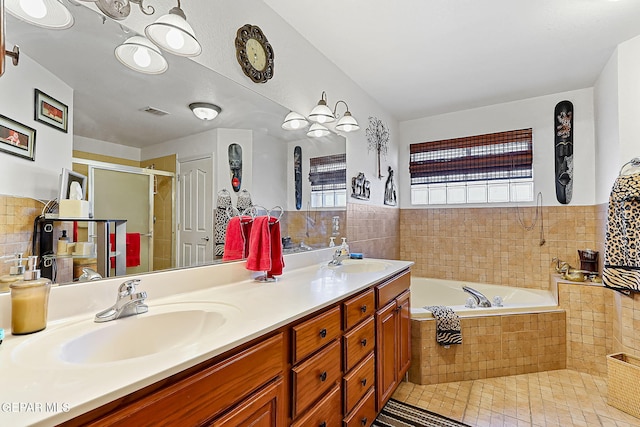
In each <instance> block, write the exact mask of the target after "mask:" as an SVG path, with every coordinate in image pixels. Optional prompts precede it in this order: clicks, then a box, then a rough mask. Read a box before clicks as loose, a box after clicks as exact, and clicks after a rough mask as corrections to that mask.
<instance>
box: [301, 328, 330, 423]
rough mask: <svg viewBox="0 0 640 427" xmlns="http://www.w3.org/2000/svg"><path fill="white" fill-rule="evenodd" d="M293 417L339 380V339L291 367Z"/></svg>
mask: <svg viewBox="0 0 640 427" xmlns="http://www.w3.org/2000/svg"><path fill="white" fill-rule="evenodd" d="M292 371H293V417H294V418H295V417H297V416H298V415H300V414H301V413H302V412H304V411H305V410H306V409H307V407H308V406H309V405H310V404H312V403H313V402H315V401H316V400H317V399H318V398H319V397H320V396H322V395H323V394H325V393H326V392H327V390H329V389H330V388H331V387H333V386H334V385H335V383H336V382H339V381H340V376H341V375H342V372H341V370H340V341H337V340H336V341H334V342H333V343H332V344H330V345H329V346H328V347H327V348H325V349H324V350H322V351H321V352H320V353H317V354H315V355H314V356H312V357H310V358H309V359H308V360H306V361H305V362H303V363H301V364H300V365H298V366H295V367H294V368H293V369H292Z"/></svg>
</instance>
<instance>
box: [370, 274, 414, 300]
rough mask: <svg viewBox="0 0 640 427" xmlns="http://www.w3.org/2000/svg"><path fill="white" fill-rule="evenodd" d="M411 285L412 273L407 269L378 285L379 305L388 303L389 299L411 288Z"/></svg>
mask: <svg viewBox="0 0 640 427" xmlns="http://www.w3.org/2000/svg"><path fill="white" fill-rule="evenodd" d="M410 285H411V273H410V272H409V271H408V270H407V271H405V272H404V273H402V274H401V275H399V276H395V277H393V278H391V279H389V280H387V281H386V282H383V283H381V284H379V285H376V287H375V289H376V300H377V307H378V308H380V307H383V306H385V305H387V303H388V302H389V301H391V300H392V299H394V298H395V297H397V296H398V295H400V294H401V293H403V292H404V291H406V290H407V289H409V286H410Z"/></svg>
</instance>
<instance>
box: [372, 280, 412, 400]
mask: <svg viewBox="0 0 640 427" xmlns="http://www.w3.org/2000/svg"><path fill="white" fill-rule="evenodd" d="M409 285H410V274H409V272H407V273H405V274H403V275H401V276H399V277H396V278H393V279H391V280H389V281H387V282H384V283H382V284H380V285H378V286H376V294H377V296H376V298H377V300H378V310H377V311H376V366H377V368H376V409H377V410H378V411H380V410H381V409H382V407H383V406H384V404H385V403H386V402H387V401H388V400H389V398H390V397H391V395H392V394H393V392H394V391H395V389H396V388H397V386H398V384H399V381H400V380H401V379H402V377H403V376H404V375H405V374H406V372H407V370H408V369H409V365H410V364H411V319H410V307H409V300H410V291H409V290H408V289H409Z"/></svg>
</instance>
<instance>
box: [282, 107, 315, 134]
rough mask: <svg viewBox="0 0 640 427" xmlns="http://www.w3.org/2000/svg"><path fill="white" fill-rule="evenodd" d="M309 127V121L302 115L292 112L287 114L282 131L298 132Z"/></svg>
mask: <svg viewBox="0 0 640 427" xmlns="http://www.w3.org/2000/svg"><path fill="white" fill-rule="evenodd" d="M308 125H309V122H308V121H307V119H305V118H304V116H303V115H302V114H300V113H296V112H295V111H290V112H289V114H287V117H285V118H284V122H282V129H284V130H296V129H304V128H306V127H307V126H308Z"/></svg>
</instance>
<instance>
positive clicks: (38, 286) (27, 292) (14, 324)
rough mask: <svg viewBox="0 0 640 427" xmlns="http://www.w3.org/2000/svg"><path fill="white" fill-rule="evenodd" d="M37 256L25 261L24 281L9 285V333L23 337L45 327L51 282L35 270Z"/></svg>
mask: <svg viewBox="0 0 640 427" xmlns="http://www.w3.org/2000/svg"><path fill="white" fill-rule="evenodd" d="M37 264H38V257H37V256H30V257H29V258H28V260H27V271H25V273H24V279H23V280H19V281H17V282H14V283H12V284H11V285H9V287H10V288H11V333H12V334H13V335H24V334H31V333H33V332H38V331H41V330H43V329H44V328H46V327H47V311H48V308H49V291H50V289H51V281H50V280H49V279H46V278H40V270H38V269H37V268H36V266H37Z"/></svg>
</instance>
